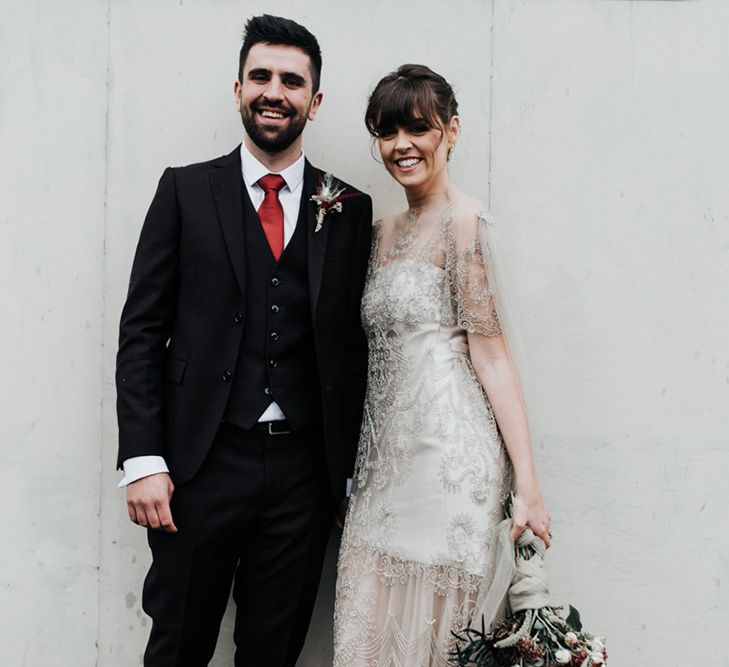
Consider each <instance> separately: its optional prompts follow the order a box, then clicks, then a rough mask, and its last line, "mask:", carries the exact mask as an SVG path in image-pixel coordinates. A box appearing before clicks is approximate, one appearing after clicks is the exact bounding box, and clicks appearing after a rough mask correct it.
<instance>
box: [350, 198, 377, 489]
mask: <svg viewBox="0 0 729 667" xmlns="http://www.w3.org/2000/svg"><path fill="white" fill-rule="evenodd" d="M365 197H366V204H365V205H364V207H363V211H362V215H361V217H360V220H359V225H358V228H357V236H356V240H355V247H354V254H353V261H352V280H351V283H350V284H351V292H350V303H349V332H348V337H349V350H348V354H349V359H348V360H347V370H348V374H347V392H346V396H347V405H346V414H347V417H348V421H347V425H348V433H347V435H348V449H347V458H346V471H347V476H348V477H352V476H353V474H354V462H355V458H356V455H357V445H358V443H359V432H360V428H361V427H362V409H363V407H364V398H365V389H366V386H367V338H366V336H365V333H364V330H363V329H362V319H361V316H360V302H361V301H362V291H363V289H364V283H365V277H366V275H367V264H368V262H369V256H370V249H371V244H372V200H371V199H370V197H369V196H367V195H365Z"/></svg>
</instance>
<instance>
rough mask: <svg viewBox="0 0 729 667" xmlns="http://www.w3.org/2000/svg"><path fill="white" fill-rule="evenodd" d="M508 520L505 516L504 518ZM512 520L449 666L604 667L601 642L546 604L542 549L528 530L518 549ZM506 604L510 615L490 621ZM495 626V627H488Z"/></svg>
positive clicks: (572, 614)
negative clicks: (488, 582)
mask: <svg viewBox="0 0 729 667" xmlns="http://www.w3.org/2000/svg"><path fill="white" fill-rule="evenodd" d="M507 514H509V512H507ZM510 529H511V518H510V517H509V518H507V519H505V520H504V521H503V522H502V523H501V524H500V525H499V529H498V547H497V558H496V565H495V568H494V575H493V578H492V585H491V586H490V587H489V589H488V590H487V591H482V594H481V595H479V598H478V600H477V601H476V614H475V615H474V619H480V625H481V628H480V630H479V629H478V628H475V627H473V626H469V627H467V628H465V629H464V630H462V631H461V632H460V633H454V636H455V640H456V644H455V649H454V651H453V653H451V656H450V662H451V664H452V665H455V666H457V667H559V666H560V665H568V666H569V667H592V666H598V667H602V666H603V665H607V651H606V649H605V642H604V639H603V638H601V637H596V636H594V635H592V634H590V633H588V632H585V631H584V630H583V629H582V623H581V621H580V614H579V612H578V611H577V610H576V609H575V608H574V607H572V606H571V605H570V606H569V613H568V615H567V617H566V618H563V617H562V615H560V613H559V612H560V611H561V608H560V607H553V606H551V605H550V604H549V599H548V596H549V583H548V580H547V576H546V572H545V570H544V551H545V547H544V543H543V542H542V541H541V540H540V539H539V538H538V537H537V536H536V535H534V533H532V531H531V530H529V529H527V530H525V531H524V533H523V534H522V536H521V537H520V538H519V540H518V541H517V543H516V544H514V543H513V542H512V541H511V537H510V536H509V531H510ZM507 598H508V606H509V608H510V609H511V615H509V616H507V617H506V618H504V619H501V620H497V621H495V622H494V619H495V618H496V616H497V615H498V613H499V610H501V609H503V608H504V606H505V604H506V602H507ZM492 622H493V625H492Z"/></svg>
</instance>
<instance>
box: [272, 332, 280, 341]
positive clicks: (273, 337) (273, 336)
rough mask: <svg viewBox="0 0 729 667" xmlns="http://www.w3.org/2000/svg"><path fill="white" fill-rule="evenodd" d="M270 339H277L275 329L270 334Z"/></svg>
mask: <svg viewBox="0 0 729 667" xmlns="http://www.w3.org/2000/svg"><path fill="white" fill-rule="evenodd" d="M271 340H272V341H277V340H278V334H277V333H276V332H275V331H274V332H273V333H272V334H271Z"/></svg>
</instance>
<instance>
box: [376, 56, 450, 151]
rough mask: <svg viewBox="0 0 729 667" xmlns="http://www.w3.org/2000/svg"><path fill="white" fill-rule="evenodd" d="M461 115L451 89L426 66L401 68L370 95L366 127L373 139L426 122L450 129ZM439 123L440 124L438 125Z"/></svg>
mask: <svg viewBox="0 0 729 667" xmlns="http://www.w3.org/2000/svg"><path fill="white" fill-rule="evenodd" d="M456 115H458V102H456V96H455V94H454V93H453V88H452V87H451V85H450V84H449V83H448V82H447V81H446V80H445V79H444V78H443V77H442V76H441V75H440V74H438V73H436V72H434V71H433V70H432V69H430V68H429V67H426V66H425V65H401V66H400V67H398V68H397V70H395V71H394V72H390V74H388V75H387V76H385V77H383V78H382V79H380V82H379V83H378V84H377V85H376V86H375V89H374V90H373V91H372V94H371V95H370V99H369V102H368V103H367V111H365V125H366V126H367V130H368V132H369V133H370V134H371V135H372V136H373V137H380V136H383V135H386V134H389V133H391V132H392V131H393V130H394V128H395V127H396V126H398V125H399V126H402V127H408V126H410V125H412V124H413V123H414V122H423V121H424V122H425V123H427V124H428V125H429V126H430V127H434V128H435V127H438V128H440V127H441V124H442V125H443V126H445V125H447V124H448V122H449V121H450V120H451V118H453V116H456ZM438 121H440V123H438Z"/></svg>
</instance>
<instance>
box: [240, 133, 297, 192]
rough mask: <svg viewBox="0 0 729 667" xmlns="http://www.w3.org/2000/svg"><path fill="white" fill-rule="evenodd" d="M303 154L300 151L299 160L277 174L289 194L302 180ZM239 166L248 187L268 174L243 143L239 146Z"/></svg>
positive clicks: (266, 169) (265, 168) (266, 168)
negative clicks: (282, 180) (284, 182)
mask: <svg viewBox="0 0 729 667" xmlns="http://www.w3.org/2000/svg"><path fill="white" fill-rule="evenodd" d="M304 162H305V158H304V153H303V151H302V153H301V155H299V158H298V159H297V160H296V162H294V163H293V164H291V165H289V166H288V167H286V169H283V170H282V171H280V172H278V173H279V174H280V175H281V177H282V178H283V179H284V181H286V186H287V187H288V189H289V191H290V192H293V191H294V190H295V189H296V188H297V187H299V185H300V184H301V181H302V180H304ZM240 166H241V171H242V172H243V181H244V182H245V184H246V185H247V186H248V187H252V186H253V185H255V184H256V183H257V182H258V179H260V178H261V177H263V176H265V175H266V174H270V173H271V172H270V171H269V170H268V167H266V166H265V165H263V164H262V163H261V162H260V161H259V160H258V158H256V157H255V156H254V155H253V154H252V153H251V152H250V151H249V150H248V149H247V148H246V145H245V144H244V143H241V145H240Z"/></svg>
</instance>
